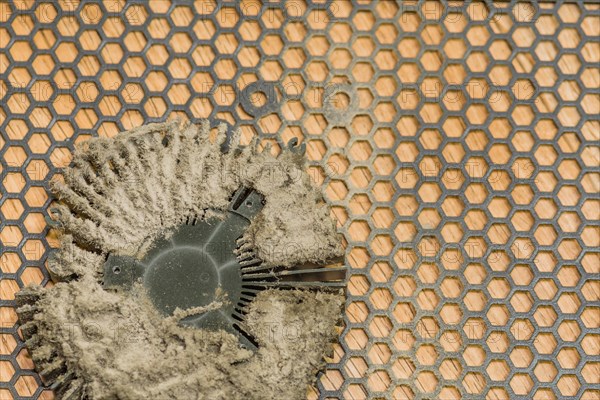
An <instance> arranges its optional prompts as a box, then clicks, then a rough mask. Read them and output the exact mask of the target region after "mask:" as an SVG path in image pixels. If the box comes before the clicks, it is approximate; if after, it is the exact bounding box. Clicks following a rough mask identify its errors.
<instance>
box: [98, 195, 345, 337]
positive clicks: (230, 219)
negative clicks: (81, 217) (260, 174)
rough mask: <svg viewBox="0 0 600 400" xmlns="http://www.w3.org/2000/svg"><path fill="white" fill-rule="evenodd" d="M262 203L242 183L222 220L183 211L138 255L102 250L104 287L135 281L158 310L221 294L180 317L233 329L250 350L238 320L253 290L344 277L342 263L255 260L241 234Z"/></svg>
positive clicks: (339, 283)
mask: <svg viewBox="0 0 600 400" xmlns="http://www.w3.org/2000/svg"><path fill="white" fill-rule="evenodd" d="M263 204H264V197H263V196H262V195H260V194H259V193H258V192H256V191H255V190H252V189H249V188H244V187H243V188H240V189H239V190H238V191H237V192H236V193H235V194H234V195H233V197H232V200H231V203H230V206H229V209H228V213H227V216H226V218H225V219H223V220H219V219H210V220H204V221H199V220H197V219H194V218H190V219H188V220H187V221H186V223H185V224H183V225H181V226H180V227H179V228H178V229H177V230H176V231H175V233H174V234H173V235H172V236H170V237H164V236H163V237H161V238H160V239H158V240H157V241H156V242H155V243H154V244H153V245H152V249H151V250H150V251H149V252H148V253H147V254H146V255H145V256H144V258H143V259H141V260H138V259H136V258H134V257H128V256H115V255H109V256H108V259H107V260H106V263H105V264H104V282H103V284H104V287H105V288H106V289H109V290H110V289H117V290H128V289H131V287H132V286H133V284H134V283H136V282H139V283H141V284H142V285H143V286H144V287H145V288H146V290H147V293H148V296H149V297H150V299H151V300H152V302H153V304H154V306H155V307H156V308H157V309H158V310H159V311H160V312H161V313H163V314H165V315H171V314H173V312H174V311H175V310H176V309H180V310H187V309H193V308H195V307H204V306H208V305H209V304H211V302H213V301H216V300H217V296H223V297H224V299H225V301H224V305H223V306H221V307H219V308H218V309H214V310H209V311H205V312H202V313H201V314H200V315H191V316H189V317H186V318H183V319H182V320H181V321H180V322H181V323H183V324H185V325H189V326H194V327H197V328H205V329H211V330H218V329H223V330H225V331H227V332H229V333H233V334H235V335H237V336H238V338H239V340H240V343H241V345H243V346H245V347H247V348H251V349H255V348H256V347H257V346H258V345H257V343H256V341H255V339H254V338H253V337H252V336H251V335H250V334H249V333H248V332H247V331H246V330H245V329H244V328H243V326H244V320H245V315H246V311H245V310H246V307H247V306H248V304H250V302H251V301H252V300H253V299H254V298H255V297H256V295H257V294H258V293H259V292H260V291H263V290H266V289H267V288H313V289H327V288H332V289H342V288H344V287H345V281H344V280H345V276H346V268H345V267H329V268H325V267H323V266H320V265H317V264H310V263H307V264H303V265H297V266H294V267H293V268H285V269H284V268H273V267H268V266H263V265H262V261H261V260H260V259H259V258H258V257H257V256H256V254H255V253H254V251H253V250H252V246H251V244H249V243H248V242H247V241H245V240H244V239H243V233H244V231H245V229H246V228H247V227H248V225H249V224H250V221H251V219H252V218H253V217H254V216H255V215H256V214H257V213H258V212H259V211H260V210H261V209H262V208H263ZM342 261H343V260H340V259H338V260H332V261H331V262H328V264H330V265H331V264H333V263H336V264H339V263H341V262H342Z"/></svg>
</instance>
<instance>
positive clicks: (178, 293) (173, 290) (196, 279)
mask: <svg viewBox="0 0 600 400" xmlns="http://www.w3.org/2000/svg"><path fill="white" fill-rule="evenodd" d="M217 268H218V266H217V265H216V264H215V263H214V261H213V259H212V258H211V257H210V256H209V255H208V254H207V253H205V252H204V251H202V250H200V249H195V248H179V249H169V250H167V251H165V252H164V253H162V254H160V255H159V256H158V257H157V258H156V259H155V260H154V261H152V263H151V264H149V265H148V271H147V272H146V274H145V275H144V286H145V287H146V288H147V290H148V294H149V296H150V298H151V299H152V301H153V303H154V305H155V306H156V308H157V309H159V310H160V311H162V312H163V313H165V314H172V313H173V312H174V311H175V309H177V308H179V309H181V310H186V309H189V308H193V307H201V306H206V305H209V304H210V303H211V302H212V301H214V300H215V293H216V292H217V288H218V287H219V283H220V277H219V271H218V269H217Z"/></svg>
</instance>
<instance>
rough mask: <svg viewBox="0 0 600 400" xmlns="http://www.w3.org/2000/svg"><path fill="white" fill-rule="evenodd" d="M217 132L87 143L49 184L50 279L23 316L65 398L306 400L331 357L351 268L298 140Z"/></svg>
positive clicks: (190, 129)
mask: <svg viewBox="0 0 600 400" xmlns="http://www.w3.org/2000/svg"><path fill="white" fill-rule="evenodd" d="M213 128H214V129H216V134H212V135H211V126H210V124H209V123H208V122H207V121H204V122H203V123H202V124H200V125H199V126H195V125H190V124H181V123H178V122H172V123H167V124H155V125H149V126H145V127H141V128H138V129H137V130H134V131H131V132H126V133H123V134H120V135H118V136H117V137H115V138H113V139H106V138H98V139H92V140H90V141H89V142H88V143H86V145H85V147H83V148H81V149H79V150H78V151H77V152H76V153H75V157H74V159H73V163H72V166H71V167H70V168H68V169H67V170H66V171H65V173H64V174H63V176H64V182H56V183H54V184H53V186H52V190H53V192H54V194H55V196H56V197H57V199H58V203H57V204H56V207H54V208H53V209H52V210H51V213H52V214H53V215H54V220H53V221H52V224H53V226H54V227H55V228H56V230H57V231H58V232H59V237H60V240H61V247H60V248H59V249H58V250H57V251H56V252H55V254H54V255H52V256H51V257H50V258H49V260H48V270H49V271H50V273H51V275H52V277H53V280H54V281H55V282H56V285H55V286H53V287H50V288H45V289H43V288H40V287H30V288H26V289H24V290H23V291H22V292H21V293H20V294H19V295H18V302H19V304H20V308H19V309H18V311H17V312H18V314H19V318H20V320H21V323H22V332H23V336H24V338H25V339H26V345H27V347H28V350H29V352H30V354H31V356H32V359H33V361H34V362H35V364H36V368H37V369H38V371H39V372H40V376H41V377H42V378H43V379H44V380H45V383H46V384H47V385H48V386H49V387H50V388H52V389H53V390H54V392H55V394H56V395H57V397H58V398H67V399H95V398H143V397H150V398H174V399H179V398H232V399H236V398H239V399H253V398H255V399H259V398H275V397H277V396H279V397H281V398H299V397H302V396H303V393H305V392H306V389H307V387H308V385H309V384H310V383H311V382H313V380H314V379H315V376H316V373H317V372H318V370H319V369H320V368H322V367H323V366H324V362H325V361H324V357H325V356H327V354H328V353H329V352H330V351H331V344H332V343H333V342H334V341H335V340H336V338H337V335H338V333H339V331H338V330H336V328H335V327H336V326H337V324H338V323H339V321H340V320H341V306H342V304H343V302H344V296H343V293H344V286H345V275H346V270H345V267H344V266H343V257H342V254H343V252H342V251H341V246H340V241H339V238H338V236H337V232H336V227H335V224H334V223H333V221H332V220H331V219H330V216H329V210H328V208H327V206H326V204H325V203H324V202H323V200H322V196H321V195H320V193H319V191H318V190H317V189H316V188H315V187H313V186H312V184H311V182H310V179H309V178H308V176H307V175H306V172H304V161H303V151H302V150H303V147H302V146H298V145H297V143H296V142H292V143H291V144H290V145H289V147H288V148H285V149H282V151H281V154H280V155H279V156H277V157H275V156H273V155H271V154H270V152H269V151H268V150H265V151H259V149H258V142H257V141H254V142H252V143H250V144H249V145H244V146H242V145H241V144H240V135H239V133H236V132H228V131H227V127H226V126H225V125H220V126H218V127H217V128H215V127H213ZM214 129H213V132H214ZM274 166H276V168H277V169H278V174H273V167H274ZM265 327H268V329H264V328H265ZM290 332H291V333H293V335H291V336H290Z"/></svg>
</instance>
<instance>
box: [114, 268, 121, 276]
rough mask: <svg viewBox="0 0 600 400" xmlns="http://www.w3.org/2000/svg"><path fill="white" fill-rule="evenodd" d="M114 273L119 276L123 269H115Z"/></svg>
mask: <svg viewBox="0 0 600 400" xmlns="http://www.w3.org/2000/svg"><path fill="white" fill-rule="evenodd" d="M113 273H115V275H119V274H120V273H121V267H113Z"/></svg>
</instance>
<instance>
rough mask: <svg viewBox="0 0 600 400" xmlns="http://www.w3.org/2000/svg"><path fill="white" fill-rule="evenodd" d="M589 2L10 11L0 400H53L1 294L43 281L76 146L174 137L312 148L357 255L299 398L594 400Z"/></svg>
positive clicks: (596, 21)
mask: <svg viewBox="0 0 600 400" xmlns="http://www.w3.org/2000/svg"><path fill="white" fill-rule="evenodd" d="M599 27H600V13H599V6H598V5H597V4H592V3H589V4H588V3H583V2H577V3H568V2H562V1H560V2H557V3H556V4H545V3H542V4H530V3H519V2H515V1H510V2H489V1H486V2H470V1H468V2H449V3H444V4H442V3H440V2H436V1H419V2H401V3H400V2H398V3H397V2H393V1H385V0H384V1H373V2H368V1H355V2H349V1H330V0H328V1H323V2H320V1H314V2H311V1H302V0H290V1H287V2H276V1H273V2H267V1H263V2H262V3H260V2H258V1H255V0H246V1H241V2H235V3H234V2H228V1H225V2H219V4H215V3H214V2H211V1H208V0H207V1H204V0H201V1H172V2H171V1H167V0H158V1H149V2H146V1H138V0H133V1H127V3H125V2H124V1H117V0H105V1H81V2H80V1H75V0H63V1H56V2H54V1H53V2H42V1H29V0H15V1H0V132H1V135H2V139H0V155H1V185H2V192H1V194H2V197H1V198H0V212H1V219H0V242H1V245H2V248H1V249H2V256H1V263H0V267H1V273H2V280H1V281H0V316H1V320H2V325H1V327H0V329H1V331H0V399H10V398H51V394H50V393H49V392H48V391H45V390H43V389H42V387H41V386H40V384H41V382H40V379H39V377H38V376H37V374H36V373H35V371H34V370H33V364H32V362H31V360H30V358H29V357H28V355H27V351H26V349H25V348H24V347H23V343H22V341H21V339H20V337H19V334H18V331H17V329H18V326H17V321H16V315H15V312H14V308H13V307H14V304H15V303H14V293H15V292H16V291H18V289H19V288H20V287H22V286H23V285H26V284H29V283H41V284H46V283H48V280H49V277H48V273H47V271H46V270H45V268H44V262H45V260H46V257H47V255H48V251H49V249H50V248H52V247H56V246H57V244H58V243H57V240H56V234H55V232H53V231H52V230H50V229H49V227H47V226H46V223H45V221H44V217H45V216H46V215H47V212H46V210H47V207H48V205H49V203H50V201H51V199H50V198H49V196H48V194H47V192H46V183H47V182H48V180H49V179H51V178H52V177H53V176H54V175H55V174H57V173H58V169H59V168H61V167H64V166H66V165H68V164H69V162H70V160H71V152H72V150H73V146H74V145H75V143H78V142H80V141H83V140H85V139H86V138H89V137H92V136H96V135H101V136H112V135H114V134H116V133H117V132H119V131H121V130H125V129H130V128H132V127H134V126H139V125H141V124H142V123H145V122H151V121H164V120H165V119H166V118H168V117H175V116H180V117H183V118H185V119H191V120H192V121H197V120H199V119H200V118H211V119H213V120H217V119H220V120H224V121H227V122H228V123H229V124H230V125H232V126H235V127H240V128H241V130H242V135H243V140H245V141H246V142H249V141H250V139H251V138H252V137H253V136H259V137H260V138H261V139H262V141H263V144H265V145H266V144H271V145H272V146H273V151H278V149H279V148H280V146H283V145H284V144H286V143H287V142H289V141H290V140H291V139H292V138H298V139H300V140H301V141H304V143H306V144H307V157H308V158H309V160H310V166H309V169H310V173H311V176H312V177H313V179H314V180H315V182H316V183H317V184H320V185H322V186H323V188H324V191H325V194H326V196H327V198H328V200H329V202H330V203H331V204H332V206H333V212H332V214H333V216H334V217H335V218H337V220H338V221H339V226H340V230H341V232H342V233H343V234H344V236H345V239H346V241H347V244H348V246H347V251H346V257H347V262H348V264H349V267H350V271H349V285H348V301H347V307H346V314H345V325H346V326H345V328H344V330H343V332H342V333H341V335H340V344H339V345H337V346H336V347H335V353H334V357H333V359H332V360H331V362H330V363H329V365H328V367H327V371H326V372H325V373H324V374H321V375H320V376H319V379H318V382H317V385H316V386H315V388H312V389H311V390H310V392H309V394H308V397H309V398H311V399H315V398H322V399H342V398H344V399H366V398H382V399H383V398H386V399H482V398H486V399H531V398H535V399H563V398H577V399H600V391H599V390H598V384H599V383H600V382H599V378H598V376H600V316H599V313H600V308H599V300H600V281H599V272H600V267H599V265H600V259H599V258H600V253H599V251H598V247H599V244H600V243H599V241H600V234H599V229H600V228H599V223H598V221H599V220H600V212H599V211H598V210H599V209H600V200H599V193H600V189H599V186H600V174H599V162H600V161H599V154H600V151H599V147H598V141H599V140H600V137H599V133H598V132H600V121H599V118H598V114H599V112H600V109H599V108H600V105H599V104H600V100H599V95H600V94H599V93H600V91H599V88H600V84H599V81H600V79H599V74H600V73H599V69H598V63H599V62H600V42H599V40H598V37H599V35H600V28H599Z"/></svg>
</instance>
